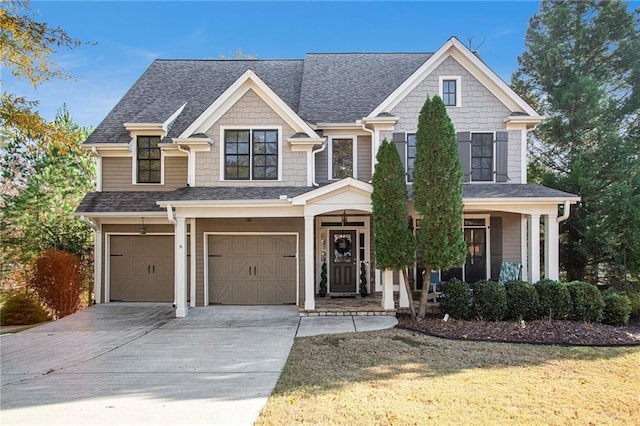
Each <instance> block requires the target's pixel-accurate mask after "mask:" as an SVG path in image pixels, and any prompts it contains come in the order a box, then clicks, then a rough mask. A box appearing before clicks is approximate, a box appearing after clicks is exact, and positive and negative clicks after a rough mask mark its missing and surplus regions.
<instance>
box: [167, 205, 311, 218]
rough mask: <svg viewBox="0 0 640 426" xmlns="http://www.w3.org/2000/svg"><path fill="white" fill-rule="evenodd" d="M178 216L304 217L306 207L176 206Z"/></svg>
mask: <svg viewBox="0 0 640 426" xmlns="http://www.w3.org/2000/svg"><path fill="white" fill-rule="evenodd" d="M175 214H176V217H184V218H193V217H196V218H198V219H204V218H223V219H228V218H255V217H302V216H304V207H302V206H297V207H292V206H291V205H287V206H271V207H268V208H265V207H264V206H259V207H256V206H240V207H238V206H235V207H226V206H223V207H216V208H211V207H191V206H189V207H176V211H175Z"/></svg>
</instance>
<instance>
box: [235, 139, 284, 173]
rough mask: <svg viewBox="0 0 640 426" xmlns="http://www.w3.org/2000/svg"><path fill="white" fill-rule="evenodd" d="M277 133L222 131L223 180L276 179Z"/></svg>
mask: <svg viewBox="0 0 640 426" xmlns="http://www.w3.org/2000/svg"><path fill="white" fill-rule="evenodd" d="M278 145H279V143H278V131H277V130H258V129H256V130H248V129H247V130H244V129H243V130H225V132H224V178H225V179H228V180H277V179H278Z"/></svg>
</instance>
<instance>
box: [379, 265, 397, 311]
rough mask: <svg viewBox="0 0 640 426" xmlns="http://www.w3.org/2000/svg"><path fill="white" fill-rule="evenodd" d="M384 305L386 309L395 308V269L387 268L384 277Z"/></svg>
mask: <svg viewBox="0 0 640 426" xmlns="http://www.w3.org/2000/svg"><path fill="white" fill-rule="evenodd" d="M382 307H383V308H384V309H385V310H391V309H395V307H396V306H395V303H394V302H393V271H392V270H391V269H385V270H384V274H383V279H382Z"/></svg>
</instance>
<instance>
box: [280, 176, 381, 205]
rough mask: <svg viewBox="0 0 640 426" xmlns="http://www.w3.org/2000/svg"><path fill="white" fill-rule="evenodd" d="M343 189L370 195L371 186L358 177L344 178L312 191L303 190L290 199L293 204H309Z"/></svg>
mask: <svg viewBox="0 0 640 426" xmlns="http://www.w3.org/2000/svg"><path fill="white" fill-rule="evenodd" d="M345 190H355V191H356V192H360V193H362V194H366V195H368V196H369V197H370V196H371V193H372V192H373V186H371V184H368V183H366V182H363V181H361V180H358V179H354V178H344V179H342V180H339V181H337V182H333V183H331V184H329V185H325V186H322V187H320V188H318V189H315V190H313V191H310V192H305V193H304V194H301V195H298V196H297V197H294V198H292V199H291V204H292V205H294V206H300V205H305V204H309V203H310V202H313V200H316V199H319V198H324V197H326V196H327V195H330V194H333V193H340V192H343V191H345ZM369 204H371V201H369Z"/></svg>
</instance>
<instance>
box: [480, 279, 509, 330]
mask: <svg viewBox="0 0 640 426" xmlns="http://www.w3.org/2000/svg"><path fill="white" fill-rule="evenodd" d="M473 304H474V307H475V311H476V315H477V316H478V318H479V319H480V320H482V321H500V320H502V319H503V318H504V316H505V314H506V313H507V292H506V291H505V288H504V286H503V285H502V284H498V283H497V282H495V281H479V282H477V283H476V284H475V286H474V290H473Z"/></svg>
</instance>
